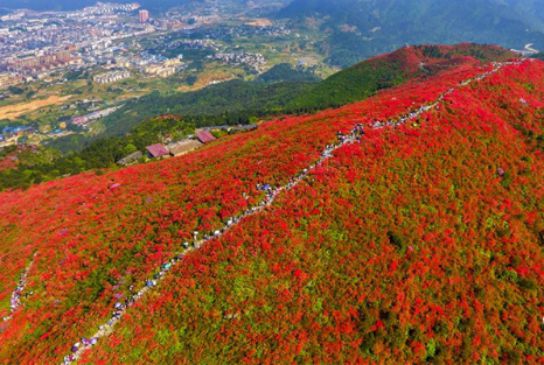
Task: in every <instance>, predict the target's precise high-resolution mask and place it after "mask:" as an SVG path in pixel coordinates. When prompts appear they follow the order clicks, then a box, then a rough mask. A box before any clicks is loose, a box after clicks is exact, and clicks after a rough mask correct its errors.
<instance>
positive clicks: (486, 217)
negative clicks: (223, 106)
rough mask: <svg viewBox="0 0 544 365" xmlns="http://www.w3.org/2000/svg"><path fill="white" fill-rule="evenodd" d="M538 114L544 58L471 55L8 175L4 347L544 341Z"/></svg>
mask: <svg viewBox="0 0 544 365" xmlns="http://www.w3.org/2000/svg"><path fill="white" fill-rule="evenodd" d="M543 120H544V63H542V62H540V61H519V62H513V63H505V64H499V65H481V64H480V63H479V62H478V61H476V60H475V59H473V58H469V57H465V58H464V61H463V62H459V63H458V64H457V65H456V67H454V68H448V69H446V70H444V71H441V72H438V74H437V75H435V76H433V77H432V78H426V79H425V80H419V81H418V80H416V81H413V82H409V83H407V84H404V85H402V86H399V87H397V88H394V89H390V90H387V91H383V92H381V93H379V94H378V95H377V96H375V97H373V98H370V99H368V100H365V101H364V102H360V103H356V104H352V105H349V106H346V107H343V108H341V109H336V110H327V111H324V112H321V113H319V114H316V115H312V116H302V117H286V118H284V119H282V120H278V121H273V122H268V123H265V124H263V125H262V126H261V127H260V128H259V129H258V130H256V131H253V132H249V133H247V134H240V135H235V136H231V137H228V138H227V139H226V140H224V141H220V142H216V143H212V144H210V145H208V146H207V147H205V148H203V149H202V150H199V151H198V152H196V153H193V154H189V155H187V156H184V157H181V158H177V159H171V160H166V161H162V162H157V163H153V164H148V165H142V166H135V167H131V168H128V169H124V170H120V171H117V172H112V173H106V174H103V175H100V176H98V175H94V174H83V175H80V176H75V177H70V178H66V179H63V180H59V181H55V182H50V183H46V184H42V185H38V186H35V187H33V188H31V189H29V190H27V191H13V192H6V193H2V194H0V231H1V232H2V241H1V242H0V249H1V251H0V252H1V254H0V265H1V266H2V268H3V270H1V272H0V316H1V317H4V320H3V321H2V322H0V344H1V346H0V362H1V363H23V364H32V363H60V362H62V361H63V359H64V361H65V362H66V363H70V362H72V361H74V360H77V361H78V363H239V362H248V363H293V362H299V363H312V362H317V363H342V362H348V363H365V362H385V363H396V362H397V363H411V362H416V363H417V362H425V361H432V362H455V363H471V362H485V361H488V362H493V363H495V362H505V363H516V362H520V363H521V362H529V363H531V362H535V363H536V362H539V361H543V360H544V341H542V335H543V328H544V324H543V322H542V321H543V318H542V316H543V315H544V304H543V302H542V298H543V297H544V295H543V294H544V293H543V290H542V285H543V284H544V254H543V252H542V247H543V245H544V187H543V184H542V181H544V169H543V167H544V166H543V165H544V159H543V157H544V156H543V153H544V152H543V143H544V142H543V139H544V137H543V136H544V124H543ZM112 313H113V316H112Z"/></svg>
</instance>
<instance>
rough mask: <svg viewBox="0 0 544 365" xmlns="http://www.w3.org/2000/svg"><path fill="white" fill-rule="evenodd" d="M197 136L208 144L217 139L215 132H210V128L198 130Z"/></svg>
mask: <svg viewBox="0 0 544 365" xmlns="http://www.w3.org/2000/svg"><path fill="white" fill-rule="evenodd" d="M196 138H197V139H198V140H199V141H200V142H202V143H204V144H206V143H210V142H213V141H215V140H216V138H215V137H214V136H213V134H211V133H210V131H208V130H200V131H197V132H196Z"/></svg>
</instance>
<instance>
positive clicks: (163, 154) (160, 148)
mask: <svg viewBox="0 0 544 365" xmlns="http://www.w3.org/2000/svg"><path fill="white" fill-rule="evenodd" d="M145 149H146V151H147V153H148V156H149V157H150V158H167V157H170V151H168V148H166V146H165V145H163V144H161V143H157V144H154V145H151V146H147V147H146V148H145Z"/></svg>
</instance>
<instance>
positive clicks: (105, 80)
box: [93, 71, 130, 84]
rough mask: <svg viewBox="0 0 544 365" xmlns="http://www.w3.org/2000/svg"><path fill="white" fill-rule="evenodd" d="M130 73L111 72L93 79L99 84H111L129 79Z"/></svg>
mask: <svg viewBox="0 0 544 365" xmlns="http://www.w3.org/2000/svg"><path fill="white" fill-rule="evenodd" d="M129 77H130V72H128V71H111V72H106V73H103V74H100V75H96V76H95V77H93V81H94V82H96V83H97V84H111V83H114V82H117V81H120V80H124V79H128V78H129Z"/></svg>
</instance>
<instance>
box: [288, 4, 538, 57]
mask: <svg viewBox="0 0 544 365" xmlns="http://www.w3.org/2000/svg"><path fill="white" fill-rule="evenodd" d="M542 9H544V1H542V0H524V1H499V0H478V1H471V0H461V1H446V0H424V1H414V0H380V1H375V0H339V1H334V2H330V1H325V0H295V1H293V2H292V3H291V4H290V5H288V6H287V7H286V8H284V9H283V10H282V11H281V12H280V13H279V16H280V17H285V18H291V19H297V20H299V19H301V18H306V17H317V18H318V19H322V23H323V24H322V25H321V28H322V29H328V30H329V32H330V33H331V35H330V37H329V39H328V41H327V42H326V44H325V45H324V47H326V48H328V49H329V61H330V62H331V63H333V64H338V65H349V64H352V63H354V62H356V61H357V59H360V58H364V57H369V56H372V55H375V54H378V53H382V52H388V51H391V50H392V49H396V48H398V47H401V46H402V45H404V44H421V43H456V42H463V41H471V42H477V43H498V44H501V45H503V46H505V47H508V48H520V47H523V45H525V44H527V43H534V44H535V46H536V47H537V48H539V47H540V48H544V13H543V10H542Z"/></svg>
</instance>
